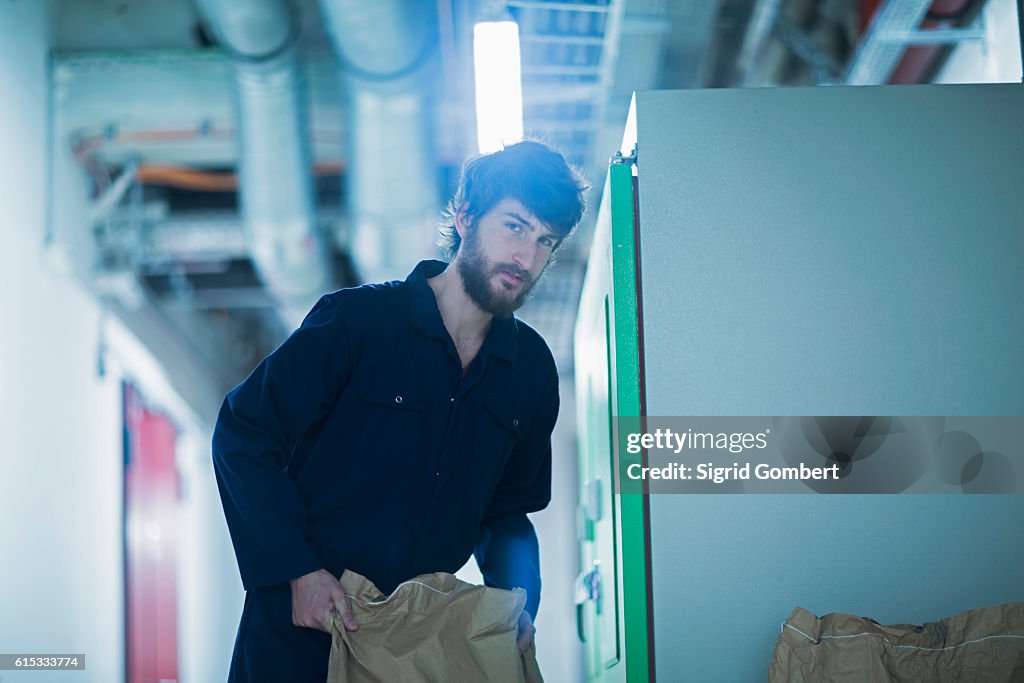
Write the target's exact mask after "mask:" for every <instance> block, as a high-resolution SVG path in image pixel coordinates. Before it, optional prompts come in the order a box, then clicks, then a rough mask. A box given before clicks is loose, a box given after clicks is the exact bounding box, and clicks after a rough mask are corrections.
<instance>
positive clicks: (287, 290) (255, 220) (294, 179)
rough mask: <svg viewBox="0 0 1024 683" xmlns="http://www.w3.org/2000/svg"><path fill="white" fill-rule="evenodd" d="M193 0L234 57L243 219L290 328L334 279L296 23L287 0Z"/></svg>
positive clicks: (258, 265) (262, 273) (261, 270)
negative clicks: (320, 213)
mask: <svg viewBox="0 0 1024 683" xmlns="http://www.w3.org/2000/svg"><path fill="white" fill-rule="evenodd" d="M197 5H198V7H199V9H200V11H201V12H202V14H203V16H204V17H205V19H206V21H207V22H208V24H209V26H210V28H211V29H212V31H213V33H214V35H216V37H217V39H218V40H219V41H220V44H221V46H222V47H223V48H224V50H225V51H226V52H227V53H228V54H229V55H230V56H231V58H232V65H233V71H234V82H235V99H236V104H237V114H238V127H239V131H240V136H239V152H238V155H239V164H238V166H239V176H240V178H241V189H240V196H239V200H240V208H241V215H242V221H243V224H244V226H245V231H246V236H247V239H248V241H249V245H250V249H251V252H252V259H253V263H254V264H255V267H256V271H257V273H258V274H259V276H260V279H261V280H262V281H263V283H264V285H265V286H266V287H267V289H268V291H269V292H270V293H271V295H272V296H273V297H274V298H275V299H276V300H277V301H279V302H280V304H281V315H282V317H283V318H284V322H285V325H286V326H287V327H288V329H291V328H293V327H295V326H297V325H298V323H299V322H300V321H301V320H302V317H303V316H304V315H305V313H306V312H307V311H308V310H309V308H310V307H311V306H312V304H313V303H314V302H315V301H316V299H317V297H319V296H320V295H321V294H322V293H323V292H324V291H326V290H328V289H329V288H330V287H331V284H332V278H331V275H330V267H329V263H328V259H327V255H326V254H327V249H326V245H325V241H324V239H323V236H322V235H321V234H320V231H319V230H318V229H317V223H316V219H315V207H314V199H313V197H314V195H313V185H312V180H311V166H312V164H311V154H310V143H309V135H308V133H307V126H306V115H305V106H304V100H303V97H304V91H303V80H302V73H301V71H300V70H299V65H298V57H297V50H296V42H297V39H298V32H299V26H298V21H297V20H296V18H295V17H294V16H292V14H291V11H290V10H289V7H288V4H287V2H285V0H197Z"/></svg>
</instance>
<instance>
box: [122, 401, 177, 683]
mask: <svg viewBox="0 0 1024 683" xmlns="http://www.w3.org/2000/svg"><path fill="white" fill-rule="evenodd" d="M123 395H124V463H125V469H124V520H125V536H124V538H125V554H124V557H125V592H126V595H125V641H126V642H125V653H126V667H125V670H126V672H127V674H126V678H127V681H128V683H159V682H162V681H177V680H178V618H177V588H176V580H175V551H176V543H177V539H176V525H175V514H176V506H177V501H178V471H177V468H176V467H175V463H174V445H175V439H176V437H177V433H176V430H175V428H174V425H173V424H172V423H171V421H170V420H169V419H168V418H167V416H166V415H163V414H161V413H159V412H153V411H150V410H149V409H147V408H146V406H145V405H144V403H143V401H142V397H141V396H140V394H139V393H138V391H137V390H136V389H135V388H134V387H133V386H131V385H129V384H124V389H123Z"/></svg>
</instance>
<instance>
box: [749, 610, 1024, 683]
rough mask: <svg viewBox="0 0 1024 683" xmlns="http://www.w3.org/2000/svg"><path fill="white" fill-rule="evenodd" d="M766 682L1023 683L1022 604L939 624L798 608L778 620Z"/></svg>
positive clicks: (969, 613)
mask: <svg viewBox="0 0 1024 683" xmlns="http://www.w3.org/2000/svg"><path fill="white" fill-rule="evenodd" d="M768 681H769V683H783V682H785V683H818V682H819V681H836V682H840V683H846V682H849V683H911V682H913V683H918V682H919V681H927V682H928V683H954V682H958V683H959V682H963V681H979V682H981V681H983V682H984V683H1010V682H1015V683H1016V682H1020V681H1024V603H1020V602H1015V603H1009V604H1006V605H996V606H994V607H983V608H981V609H972V610H970V611H968V612H963V613H961V614H958V615H956V616H954V617H949V618H947V619H942V620H941V621H937V622H933V623H928V624H921V625H919V626H915V625H911V624H896V625H892V626H883V625H882V624H879V623H878V622H876V621H874V620H872V619H868V618H865V617H855V616H851V615H849V614H840V613H838V612H837V613H833V614H826V615H825V616H823V617H821V618H820V619H819V618H818V617H816V616H815V615H813V614H811V613H810V612H808V611H807V610H805V609H801V608H800V607H797V608H796V609H794V610H793V612H792V613H791V614H790V615H789V618H788V619H786V621H785V623H784V624H783V625H782V631H781V633H779V637H778V639H777V641H776V643H775V654H774V656H773V657H772V661H771V664H770V665H769V669H768Z"/></svg>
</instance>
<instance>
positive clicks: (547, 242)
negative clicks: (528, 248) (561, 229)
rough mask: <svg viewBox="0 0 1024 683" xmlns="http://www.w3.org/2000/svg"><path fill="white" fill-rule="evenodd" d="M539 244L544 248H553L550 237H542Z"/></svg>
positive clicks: (553, 244)
mask: <svg viewBox="0 0 1024 683" xmlns="http://www.w3.org/2000/svg"><path fill="white" fill-rule="evenodd" d="M540 243H541V244H542V245H544V246H545V247H553V246H555V241H554V240H553V239H551V238H550V237H542V238H541V239H540Z"/></svg>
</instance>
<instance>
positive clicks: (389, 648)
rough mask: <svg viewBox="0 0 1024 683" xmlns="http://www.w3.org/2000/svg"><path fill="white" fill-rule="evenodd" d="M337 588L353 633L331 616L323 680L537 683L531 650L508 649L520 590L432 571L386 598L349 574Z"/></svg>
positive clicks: (333, 682) (513, 640)
mask: <svg viewBox="0 0 1024 683" xmlns="http://www.w3.org/2000/svg"><path fill="white" fill-rule="evenodd" d="M341 585H342V587H343V588H344V589H345V593H347V594H348V596H349V604H350V605H351V606H352V614H353V615H354V616H355V619H356V622H357V623H358V624H359V630H357V631H354V632H349V631H347V630H346V629H345V627H344V624H342V623H341V620H340V617H338V616H337V615H336V613H334V614H335V618H334V620H333V622H332V624H331V632H332V637H333V642H332V645H331V658H330V665H329V669H328V675H327V683H398V682H401V683H421V682H422V683H428V682H429V683H463V682H465V683H472V682H474V681H481V682H484V681H486V682H487V683H543V678H542V677H541V674H540V668H539V667H538V666H537V658H536V650H535V649H534V646H533V645H531V646H530V648H529V649H528V650H527V651H526V653H525V654H523V655H520V654H519V648H518V646H517V645H516V636H517V628H518V623H519V615H520V613H521V612H522V611H523V606H524V605H525V604H526V591H525V590H523V589H522V588H516V589H514V590H510V591H509V590H502V589H500V588H488V587H485V586H476V585H474V584H471V583H467V582H465V581H462V580H460V579H458V578H456V577H455V576H453V575H452V574H448V573H446V572H435V573H433V574H421V575H420V576H417V577H415V578H414V579H410V580H409V581H406V582H404V583H402V584H401V585H399V586H398V588H396V589H395V591H394V592H393V593H392V594H391V595H390V596H387V595H384V594H383V593H381V592H380V591H379V590H377V587H376V586H374V585H373V583H371V582H370V581H369V580H368V579H367V578H366V577H364V576H361V575H359V574H357V573H355V572H352V571H349V570H345V572H344V574H342V576H341Z"/></svg>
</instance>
